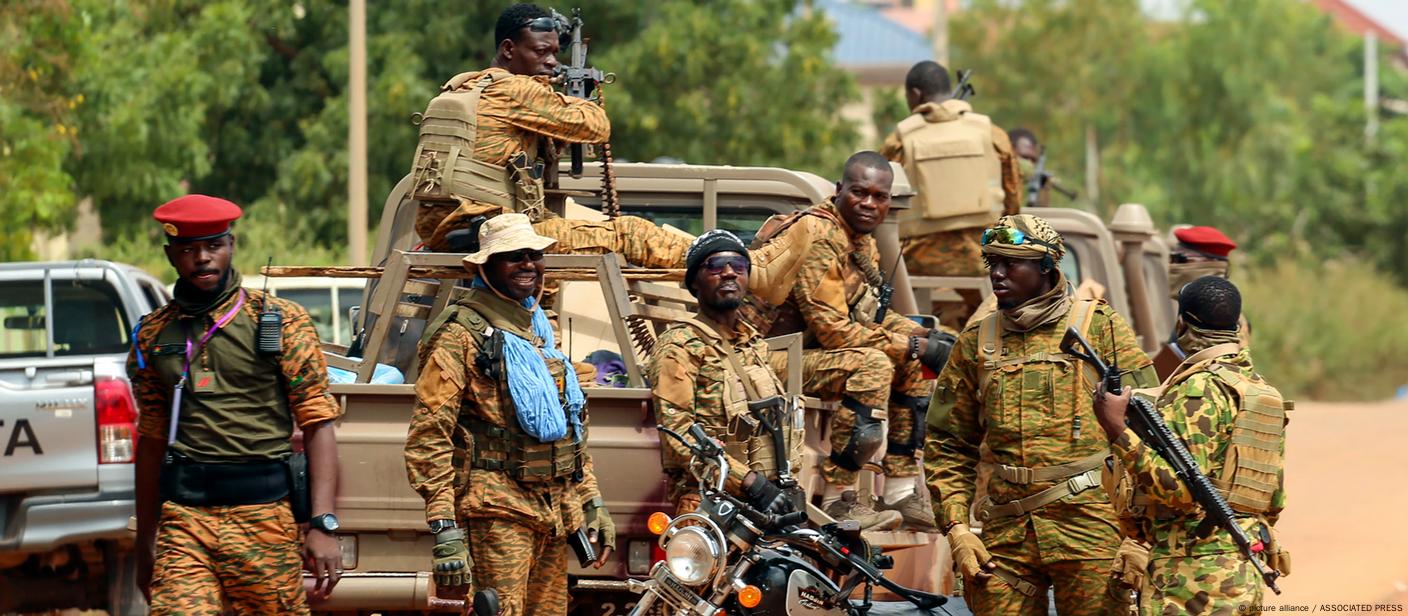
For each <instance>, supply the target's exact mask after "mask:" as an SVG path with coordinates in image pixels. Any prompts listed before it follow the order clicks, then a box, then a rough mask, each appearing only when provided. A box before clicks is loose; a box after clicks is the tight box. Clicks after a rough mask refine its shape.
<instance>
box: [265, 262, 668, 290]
mask: <svg viewBox="0 0 1408 616" xmlns="http://www.w3.org/2000/svg"><path fill="white" fill-rule="evenodd" d="M570 256H583V255H570ZM593 258H597V259H599V258H600V257H593ZM261 272H262V273H263V274H264V275H265V276H270V277H273V278H286V277H291V276H311V277H317V278H380V277H381V276H382V268H380V267H355V266H341V265H333V266H312V265H275V266H273V267H265V268H261ZM621 273H622V274H623V275H624V276H625V278H626V280H629V281H640V282H679V281H682V280H684V270H682V269H649V268H643V267H631V268H622V269H621ZM408 277H409V278H437V279H444V280H463V279H469V278H473V277H474V274H472V273H470V272H469V271H468V270H466V269H464V268H462V267H458V266H456V267H448V266H438V265H437V266H424V265H422V266H414V267H411V268H410V271H409V273H408ZM543 277H544V278H545V279H547V280H549V281H559V282H579V281H590V282H595V281H596V280H597V277H598V274H597V272H596V269H595V268H584V267H564V268H549V269H548V270H547V271H546V272H545V273H544V274H543ZM424 295H430V294H429V293H425V294H424Z"/></svg>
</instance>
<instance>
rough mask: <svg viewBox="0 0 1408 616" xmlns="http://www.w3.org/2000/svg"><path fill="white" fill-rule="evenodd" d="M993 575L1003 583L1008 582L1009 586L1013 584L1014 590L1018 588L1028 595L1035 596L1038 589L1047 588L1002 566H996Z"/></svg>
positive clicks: (1020, 591)
mask: <svg viewBox="0 0 1408 616" xmlns="http://www.w3.org/2000/svg"><path fill="white" fill-rule="evenodd" d="M992 575H993V577H995V578H997V579H999V580H1002V581H1003V583H1005V584H1007V585H1008V586H1011V587H1012V589H1013V590H1016V591H1017V592H1019V593H1022V594H1023V595H1026V596H1028V597H1031V596H1035V595H1036V592H1037V591H1038V590H1045V587H1044V586H1037V585H1036V584H1033V583H1031V582H1028V581H1027V580H1026V579H1024V578H1022V577H1021V576H1019V575H1017V574H1015V573H1012V572H1011V571H1008V570H1006V569H1003V568H1001V567H994V568H993V570H992Z"/></svg>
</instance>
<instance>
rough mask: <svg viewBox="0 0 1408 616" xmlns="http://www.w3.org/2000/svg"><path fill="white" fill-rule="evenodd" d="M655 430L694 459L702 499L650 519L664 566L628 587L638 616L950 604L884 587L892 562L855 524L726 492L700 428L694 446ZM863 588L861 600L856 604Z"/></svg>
mask: <svg viewBox="0 0 1408 616" xmlns="http://www.w3.org/2000/svg"><path fill="white" fill-rule="evenodd" d="M659 430H660V433H661V434H665V435H668V436H669V437H671V438H674V439H676V440H678V441H679V442H681V443H683V444H684V445H685V447H686V448H688V449H689V450H690V451H691V452H692V454H693V457H692V460H691V462H690V472H691V474H693V475H694V477H695V478H696V479H697V480H698V481H699V485H700V488H701V490H700V491H701V495H700V496H701V501H700V505H699V509H698V510H697V511H695V512H692V513H686V514H683V515H680V516H678V517H676V518H673V519H671V518H670V516H668V515H667V514H665V513H663V512H656V513H654V514H652V515H651V516H650V520H649V522H648V526H649V527H650V530H651V532H654V533H656V534H658V535H659V536H660V540H659V543H660V547H661V548H663V549H664V551H665V559H664V560H662V561H660V562H658V563H656V564H655V566H654V567H653V568H652V569H651V572H650V577H649V578H648V579H645V580H634V579H633V580H629V581H628V582H627V584H628V586H629V587H630V589H631V590H632V591H633V592H637V593H641V599H640V601H639V602H638V603H637V604H636V606H635V609H634V610H633V611H632V612H631V615H632V616H642V615H644V614H653V613H664V614H670V615H680V616H682V615H685V614H697V615H698V616H715V615H724V614H728V615H734V616H754V615H756V616H764V615H766V616H824V615H825V616H830V615H836V616H866V614H868V613H869V612H870V610H871V608H872V607H873V606H874V603H873V602H872V601H871V596H872V592H873V588H874V587H875V586H880V587H882V588H885V589H886V590H889V591H890V592H891V593H893V594H895V595H897V596H899V597H901V598H903V599H904V600H905V601H908V602H909V603H912V604H913V605H914V607H916V608H918V609H920V610H923V611H924V612H925V613H927V612H928V611H930V610H933V609H934V608H939V607H940V606H942V605H943V604H944V603H945V602H946V601H947V598H946V597H944V596H942V595H934V594H930V593H926V592H922V591H918V590H913V589H910V588H905V587H904V586H901V585H899V584H897V583H895V582H893V581H890V580H888V579H886V578H885V576H884V574H883V573H882V569H888V568H890V567H892V566H893V564H894V560H893V558H891V557H890V556H886V555H884V554H882V553H880V552H879V551H878V550H873V549H872V548H871V546H870V545H869V543H867V542H866V541H865V539H863V538H862V537H861V532H860V526H859V525H858V524H857V523H856V522H854V521H845V522H838V523H831V524H825V525H823V526H821V527H820V528H812V527H809V526H808V525H807V524H808V520H807V515H806V512H805V511H789V510H790V509H791V507H787V506H785V505H784V506H781V507H769V508H768V509H769V510H766V511H764V510H760V509H759V508H757V507H754V506H753V505H752V504H750V503H748V502H746V501H744V500H741V499H738V498H735V497H733V496H732V495H730V494H728V493H727V492H725V491H724V478H725V477H727V476H728V461H727V458H726V457H725V455H724V450H723V448H722V447H720V446H719V445H718V443H717V442H715V441H714V440H713V439H711V438H709V437H708V436H707V435H706V434H705V433H704V430H703V429H701V428H700V427H699V426H698V425H697V424H696V425H694V426H691V427H690V429H689V436H690V437H691V438H692V439H693V441H694V442H693V443H691V442H690V441H689V440H686V439H685V437H683V436H681V435H680V434H678V433H676V432H673V431H671V430H669V429H667V428H664V427H660V428H659ZM833 577H834V578H835V579H834V580H833ZM857 588H861V589H862V598H861V599H858V600H857V599H852V598H851V597H852V596H853V594H854V593H855V591H856V589H857ZM652 610H653V611H652Z"/></svg>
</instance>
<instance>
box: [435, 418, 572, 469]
mask: <svg viewBox="0 0 1408 616" xmlns="http://www.w3.org/2000/svg"><path fill="white" fill-rule="evenodd" d="M459 424H460V426H462V427H464V429H465V430H468V431H469V433H470V434H472V435H474V437H475V438H474V449H473V451H471V452H470V456H469V465H470V467H472V468H478V469H483V470H489V471H497V472H501V473H505V474H507V475H508V476H510V477H512V478H514V479H516V480H518V481H522V482H537V481H551V480H554V479H561V478H563V477H573V478H574V479H575V480H578V481H580V480H581V478H582V469H583V467H584V466H585V455H584V452H583V447H582V444H581V443H573V442H570V441H569V440H568V439H566V438H563V439H559V440H556V441H553V442H551V443H540V442H537V440H535V439H533V438H532V437H530V436H528V435H527V434H523V433H522V432H520V431H516V430H511V429H509V428H506V427H504V426H499V425H495V424H491V423H488V422H485V421H481V420H478V419H473V418H469V417H465V416H461V417H460V421H459Z"/></svg>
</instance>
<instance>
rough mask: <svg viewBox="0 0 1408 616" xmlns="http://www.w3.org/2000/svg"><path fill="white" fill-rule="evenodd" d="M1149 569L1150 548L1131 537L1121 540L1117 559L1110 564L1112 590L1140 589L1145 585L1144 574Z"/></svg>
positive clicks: (1116, 552) (1116, 554)
mask: <svg viewBox="0 0 1408 616" xmlns="http://www.w3.org/2000/svg"><path fill="white" fill-rule="evenodd" d="M1148 571H1149V548H1146V547H1144V544H1142V543H1139V542H1138V541H1135V540H1133V539H1130V538H1127V537H1126V538H1125V540H1124V541H1122V542H1120V548H1119V550H1116V551H1115V560H1114V562H1113V563H1112V564H1111V566H1110V581H1111V582H1113V583H1112V584H1110V589H1111V590H1116V587H1120V588H1123V589H1124V591H1125V592H1128V591H1130V590H1139V589H1140V588H1141V587H1142V586H1144V576H1145V575H1147V574H1148Z"/></svg>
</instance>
